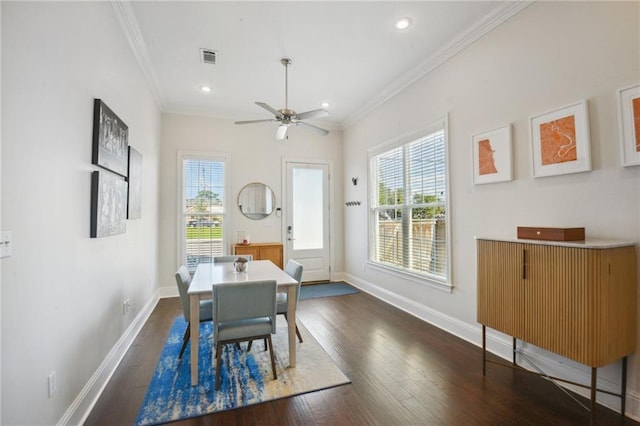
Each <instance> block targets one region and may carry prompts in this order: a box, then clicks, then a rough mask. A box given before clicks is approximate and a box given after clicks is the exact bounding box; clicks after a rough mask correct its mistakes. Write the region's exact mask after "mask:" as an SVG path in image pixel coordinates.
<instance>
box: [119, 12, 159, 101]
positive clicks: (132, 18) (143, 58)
mask: <svg viewBox="0 0 640 426" xmlns="http://www.w3.org/2000/svg"><path fill="white" fill-rule="evenodd" d="M111 5H112V6H113V9H114V10H115V12H116V17H117V18H118V21H119V22H120V25H121V26H122V30H123V31H124V34H125V36H126V37H127V41H128V42H129V46H130V47H131V51H132V52H133V56H135V57H136V59H137V60H138V64H139V65H140V70H141V71H142V74H143V75H144V78H145V79H146V80H147V84H148V85H149V89H150V90H151V93H152V95H153V97H154V98H155V100H156V103H157V104H158V107H159V108H160V111H162V110H164V101H163V99H164V97H163V96H162V91H161V90H160V86H159V85H158V81H157V79H156V76H155V74H154V72H153V68H152V66H151V60H150V59H149V51H148V49H147V44H146V43H145V41H144V38H143V37H142V32H141V31H140V27H139V26H138V20H137V19H136V15H135V13H134V11H133V8H132V7H131V2H130V1H125V0H111Z"/></svg>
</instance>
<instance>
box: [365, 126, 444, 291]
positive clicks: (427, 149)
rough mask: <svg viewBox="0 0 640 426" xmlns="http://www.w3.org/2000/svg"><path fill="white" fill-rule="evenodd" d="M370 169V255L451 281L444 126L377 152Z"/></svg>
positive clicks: (377, 260)
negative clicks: (449, 274) (449, 278)
mask: <svg viewBox="0 0 640 426" xmlns="http://www.w3.org/2000/svg"><path fill="white" fill-rule="evenodd" d="M440 127H442V126H440ZM369 175H370V176H369V184H370V185H371V187H370V190H369V193H370V196H371V198H370V200H369V206H370V214H371V217H370V220H369V249H370V253H369V259H370V261H371V262H373V263H378V264H381V265H384V266H387V267H391V268H395V269H399V270H402V271H405V272H410V273H413V274H419V275H425V276H428V277H430V278H434V279H436V280H438V281H444V282H447V281H448V276H447V275H448V270H449V268H448V262H449V260H448V248H447V244H448V241H447V235H448V233H447V222H448V213H447V208H446V207H447V156H446V141H445V131H444V129H443V128H440V129H439V130H437V131H435V132H433V133H430V134H428V135H426V136H423V137H420V138H418V139H415V140H412V141H410V142H408V143H403V144H402V145H399V146H395V147H394V148H391V149H387V150H385V151H383V152H379V153H376V154H375V155H372V156H371V157H370V159H369Z"/></svg>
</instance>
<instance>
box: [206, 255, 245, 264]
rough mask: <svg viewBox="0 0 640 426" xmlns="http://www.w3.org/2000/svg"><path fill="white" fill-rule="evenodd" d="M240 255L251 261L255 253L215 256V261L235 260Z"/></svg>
mask: <svg viewBox="0 0 640 426" xmlns="http://www.w3.org/2000/svg"><path fill="white" fill-rule="evenodd" d="M239 257H244V258H245V259H247V260H248V261H249V262H251V261H253V255H250V254H231V255H228V256H214V258H213V263H222V262H235V261H236V259H237V258H239Z"/></svg>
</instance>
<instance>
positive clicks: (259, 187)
mask: <svg viewBox="0 0 640 426" xmlns="http://www.w3.org/2000/svg"><path fill="white" fill-rule="evenodd" d="M275 204H276V196H275V194H274V193H273V191H272V190H271V188H269V187H268V186H267V185H265V184H264V183H259V182H254V183H250V184H248V185H245V187H244V188H242V190H240V193H239V194H238V207H240V211H241V212H242V214H243V215H245V216H246V217H248V218H249V219H254V220H258V219H264V218H265V217H267V216H269V215H270V214H271V213H273V209H274V206H275Z"/></svg>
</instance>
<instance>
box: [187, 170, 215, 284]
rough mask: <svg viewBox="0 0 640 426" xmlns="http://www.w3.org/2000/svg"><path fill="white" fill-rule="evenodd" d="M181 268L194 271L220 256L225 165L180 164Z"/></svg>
mask: <svg viewBox="0 0 640 426" xmlns="http://www.w3.org/2000/svg"><path fill="white" fill-rule="evenodd" d="M183 169H184V176H183V181H184V188H183V193H184V200H182V203H183V204H182V205H183V220H184V222H183V226H184V227H185V233H184V235H185V240H184V242H183V243H184V246H183V248H184V250H183V253H184V264H185V265H186V266H187V268H188V269H189V270H190V271H195V269H196V267H197V266H198V264H199V263H208V262H211V261H212V259H213V257H215V256H220V255H222V254H224V253H223V251H224V250H223V248H224V245H225V244H224V241H223V234H224V232H223V229H224V216H225V215H224V161H209V160H206V159H188V160H183Z"/></svg>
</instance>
